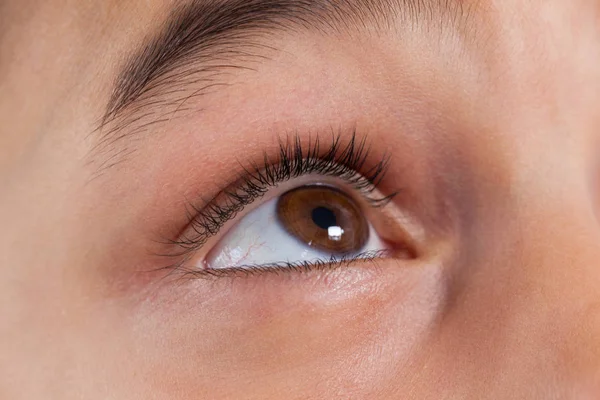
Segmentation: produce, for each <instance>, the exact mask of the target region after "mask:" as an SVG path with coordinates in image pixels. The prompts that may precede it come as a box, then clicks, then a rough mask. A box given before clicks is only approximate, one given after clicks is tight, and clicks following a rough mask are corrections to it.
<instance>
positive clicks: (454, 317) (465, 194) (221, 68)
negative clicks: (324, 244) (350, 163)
mask: <svg viewBox="0 0 600 400" xmlns="http://www.w3.org/2000/svg"><path fill="white" fill-rule="evenodd" d="M186 3H187V2H185V1H169V0H144V1H141V0H131V1H80V0H62V1H59V0H46V1H41V0H5V1H2V2H0V121H2V124H1V126H0V221H1V222H2V223H1V227H0V271H1V278H0V398H2V399H11V400H21V399H26V400H30V399H47V400H48V399H60V400H67V399H89V400H94V399H127V400H132V399H171V400H178V399H182V400H183V399H304V400H305V399H373V400H376V399H462V398H468V399H598V398H600V226H599V225H598V218H597V217H598V215H599V213H600V199H599V198H598V194H599V193H600V187H599V184H600V181H599V179H600V178H599V176H600V175H599V174H598V173H599V172H600V171H599V169H598V168H600V167H599V165H600V143H599V140H600V2H598V1H595V0H574V1H566V0H531V1H523V0H481V1H476V0H462V1H461V0H450V1H437V0H420V1H417V0H414V1H406V2H402V1H392V0H390V1H381V0H370V1H367V0H363V1H358V0H346V1H341V0H338V1H334V0H330V1H326V0H321V1H316V0H315V1H304V2H300V1H292V0H288V1H274V0H271V1H269V2H267V3H268V5H267V6H264V7H263V10H264V9H265V7H266V8H268V7H272V10H273V13H274V14H273V15H272V16H271V17H265V15H262V16H261V15H259V14H260V13H259V12H258V14H254V16H253V17H254V18H256V17H257V15H258V18H259V22H256V23H255V24H252V23H249V26H245V25H244V24H243V23H241V22H240V21H235V23H233V22H232V26H230V27H229V28H228V29H231V30H232V32H234V33H231V35H230V36H229V37H228V38H226V41H228V42H227V43H226V44H223V43H219V44H214V46H213V43H212V42H210V40H213V39H214V38H212V39H210V40H208V39H207V42H206V43H208V44H207V45H206V46H207V47H206V48H204V50H202V49H199V48H195V49H192V50H191V52H190V53H189V54H187V55H186V57H187V58H186V57H184V58H185V60H184V61H186V62H187V63H188V64H187V66H186V67H181V66H179V67H178V68H174V69H172V70H168V71H167V76H168V77H169V78H168V79H163V81H162V84H160V83H158V84H157V82H159V81H160V79H161V77H162V78H164V77H163V76H161V75H160V74H158V73H157V74H155V75H152V76H151V77H150V78H151V79H149V80H148V82H146V83H147V84H148V85H149V87H150V89H148V90H147V91H142V92H143V93H141V94H140V91H137V92H136V91H135V90H130V91H129V92H127V90H125V89H123V88H124V87H125V86H126V85H125V84H124V83H123V81H119V76H126V75H123V73H122V70H123V69H125V68H127V66H128V65H132V63H135V62H136V60H137V61H138V62H139V57H138V58H135V55H139V54H140V52H141V50H140V49H142V48H144V46H147V45H148V43H151V42H152V40H153V38H157V37H159V36H160V35H161V34H163V33H164V32H165V31H166V29H167V28H165V24H166V21H168V20H169V19H172V18H174V17H173V15H175V14H174V13H175V11H174V10H175V9H181V8H182V7H183V5H185V4H186ZM196 3H197V4H196V5H197V6H198V7H202V6H206V4H209V3H214V2H211V1H209V0H199V1H197V2H196ZM238 3H239V4H243V3H244V2H238ZM259 3H265V2H261V1H258V0H252V1H246V2H245V4H250V5H252V4H254V6H255V9H254V12H255V13H257V11H256V10H258V9H259V8H260V7H259ZM276 3H281V4H279V6H278V7H275V6H274V4H275V5H276ZM239 4H238V5H239ZM299 4H304V5H305V8H307V9H308V11H307V10H304V11H303V12H304V14H302V12H300V11H298V9H297V7H298V5H299ZM222 7H225V6H224V5H223V6H222ZM286 7H287V9H286ZM294 7H296V9H295V8H294ZM319 7H321V8H319ZM336 7H337V8H336ZM250 8H251V7H250ZM222 9H225V8H222ZM319 9H320V10H321V11H318V10H319ZM334 9H336V10H338V11H339V12H338V13H334V12H333V11H332V10H334ZM282 10H283V12H288V14H294V13H295V14H294V15H292V16H291V17H290V18H287V17H286V18H280V16H279V14H277V13H278V12H282ZM286 10H287V11H286ZM290 10H291V11H290ZM214 11H215V10H212V12H214ZM242 12H243V10H242V11H239V10H238V15H236V17H238V18H239V17H240V13H242ZM311 12H312V13H313V15H307V14H310V13H311ZM233 14H234V13H233V12H228V13H227V15H226V16H225V17H223V18H231V15H233ZM263 14H264V13H263ZM314 14H319V15H318V16H315V15H314ZM204 15H205V17H206V15H208V14H204ZM211 15H212V14H211ZM288 16H289V15H288ZM248 18H250V17H248ZM260 18H262V20H260ZM294 18H295V19H294ZM302 20H304V21H305V23H304V24H303V23H301V22H299V21H302ZM269 21H270V22H269ZM273 21H275V22H277V23H278V24H279V26H278V27H277V28H275V29H273V26H271V25H272V22H273ZM213 22H214V21H213ZM270 24H271V25H270ZM236 29H237V31H236ZM244 29H245V30H244ZM203 43H204V42H203ZM206 43H205V44H206ZM211 46H212V47H211ZM196 52H197V53H196ZM151 56H152V55H151ZM169 57H173V54H169V55H168V57H166V58H169ZM150 59H152V57H150ZM190 60H191V61H190ZM138 72H139V71H138ZM177 72H180V73H179V74H178V73H177ZM129 78H131V76H129ZM119 82H121V83H119ZM170 89H173V90H170ZM123 93H125V94H123ZM132 93H133V94H132ZM111 99H112V100H111ZM107 108H108V112H107ZM103 116H104V118H103ZM332 132H336V134H338V135H339V137H340V140H341V142H343V143H347V142H348V141H349V140H350V138H351V137H352V133H353V132H355V134H356V137H358V138H366V140H367V143H369V145H370V146H371V152H370V154H369V157H370V158H369V160H368V161H367V163H368V164H371V165H372V164H374V163H377V162H378V161H379V160H380V159H381V157H382V156H384V155H385V154H388V155H389V156H390V163H389V167H388V169H387V173H386V175H385V177H384V178H383V179H382V180H381V182H380V184H379V185H378V189H377V190H378V191H379V192H380V193H381V194H382V195H390V194H391V193H393V192H396V191H397V192H398V194H397V195H396V196H395V197H394V198H393V200H392V201H391V203H390V204H388V205H386V206H385V207H383V208H378V209H373V208H370V207H367V208H368V210H369V211H368V212H366V211H365V212H366V214H367V217H368V219H369V220H370V222H372V223H373V224H374V226H375V228H376V230H378V232H380V233H381V235H383V236H386V235H387V236H386V238H388V236H389V238H390V240H391V241H392V242H394V243H395V245H400V246H404V248H405V250H406V252H399V253H398V252H396V253H394V254H392V255H389V256H386V257H381V258H377V259H376V260H371V261H364V260H363V261H361V260H356V261H355V262H350V263H345V264H344V265H340V266H337V267H336V266H329V268H328V267H324V268H319V269H314V270H310V271H309V270H300V271H294V272H284V271H280V272H278V273H269V272H267V273H256V274H246V275H244V274H241V275H240V274H238V275H226V276H219V277H207V276H197V275H195V274H192V275H190V274H184V273H182V272H183V271H184V270H183V269H181V268H180V269H173V268H170V269H169V268H165V267H167V266H169V265H172V264H174V262H173V260H172V258H174V257H176V256H173V254H174V253H176V252H177V251H176V250H175V247H174V246H175V244H173V243H171V242H169V240H171V241H173V240H176V239H177V238H178V237H179V236H178V235H179V234H181V232H184V231H185V230H186V227H188V223H189V218H190V214H192V215H191V217H192V218H193V217H194V215H193V214H194V212H195V211H194V209H192V208H191V207H190V206H189V205H190V203H191V204H192V205H194V206H195V207H196V208H197V209H200V210H201V209H202V207H203V206H204V205H206V201H209V200H211V199H213V198H215V197H218V194H219V193H220V192H222V191H223V190H224V189H226V187H227V186H228V185H232V184H234V183H235V182H236V179H237V178H238V177H239V174H241V173H242V172H243V168H241V167H242V166H245V167H248V166H249V165H252V163H255V164H258V165H262V164H261V163H262V162H263V154H265V153H266V154H269V155H270V156H273V157H275V156H277V154H278V151H279V142H280V141H282V140H283V141H285V140H287V139H289V138H290V137H291V138H292V140H293V138H294V137H298V138H299V139H300V141H301V142H302V143H304V144H305V145H308V143H309V142H310V143H314V139H315V137H319V139H320V140H321V141H322V142H323V148H325V147H327V145H328V144H330V142H331V138H332V137H333V135H332ZM337 132H339V133H337ZM305 148H306V147H305ZM359 172H361V173H363V174H364V171H359ZM313 178H314V177H311V178H310V179H313ZM299 179H309V178H307V177H302V178H299ZM316 179H321V178H319V177H317V178H316ZM323 179H325V178H323ZM327 179H334V180H335V178H332V177H329V178H327ZM297 182H300V181H288V182H287V183H286V185H289V186H294V185H296V186H297V185H298V183H297ZM336 182H337V181H336ZM309 183H310V182H309ZM337 183H339V182H337ZM337 183H336V184H337ZM283 186H284V185H283ZM283 186H282V187H283ZM348 190H350V189H348ZM269 193H270V194H269V195H267V196H266V197H269V198H271V199H272V198H276V197H277V196H278V195H281V192H276V191H274V192H269ZM266 201H268V199H267V198H265V199H257V200H256V201H255V202H254V203H253V204H252V205H250V206H248V207H246V208H245V209H244V210H243V211H242V212H240V214H239V215H237V216H235V218H233V219H231V220H230V221H228V222H227V223H226V224H225V225H224V226H223V227H222V229H220V230H219V232H218V233H216V234H215V235H213V236H212V237H211V238H210V239H209V240H207V242H206V243H205V244H204V246H202V247H201V248H199V249H197V251H196V252H194V253H193V254H192V255H191V256H190V257H188V258H187V260H186V262H187V264H186V266H187V267H186V268H187V270H188V271H189V269H190V268H192V269H193V268H194V267H196V268H201V267H202V265H204V264H203V262H204V261H205V260H206V259H210V257H211V253H210V252H211V249H215V248H219V246H218V245H217V244H218V243H220V240H222V239H223V238H224V237H225V236H226V235H225V234H226V232H227V231H228V230H229V231H231V229H233V228H234V227H235V226H236V224H237V223H239V221H240V218H242V217H243V216H244V215H245V214H247V213H249V212H253V210H256V209H258V207H259V206H260V205H261V204H264V203H265V202H266ZM367 208H365V209H367ZM377 221H379V222H377ZM378 224H379V225H378ZM188 229H189V227H188ZM265 235H266V234H265ZM267 239H269V240H273V241H275V242H274V243H277V240H278V238H276V237H270V238H267ZM165 253H168V254H170V255H168V256H165Z"/></svg>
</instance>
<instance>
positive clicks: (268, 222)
mask: <svg viewBox="0 0 600 400" xmlns="http://www.w3.org/2000/svg"><path fill="white" fill-rule="evenodd" d="M386 250H387V246H386V245H385V244H384V243H383V241H382V240H381V239H380V238H379V236H378V235H377V233H376V232H375V229H374V228H373V225H372V224H371V223H370V222H369V220H368V219H367V217H366V215H365V213H364V211H363V208H362V207H361V205H360V204H359V202H358V201H357V200H356V199H355V198H354V197H353V196H351V195H349V194H347V193H346V192H344V191H343V190H341V189H338V188H336V187H333V186H329V185H323V184H309V185H303V186H299V187H295V188H293V189H291V190H289V191H287V192H285V193H283V194H281V195H280V196H278V197H276V198H273V199H270V200H267V201H264V202H263V203H262V204H261V205H259V206H258V207H256V208H254V209H253V210H252V211H250V212H248V213H247V214H246V215H244V216H243V217H241V218H239V220H237V221H235V222H234V224H233V226H232V227H231V228H230V229H229V231H228V232H227V233H226V234H225V235H224V236H223V237H222V238H221V239H220V240H219V241H218V243H217V244H216V245H215V246H214V247H213V248H212V249H211V250H210V251H209V253H208V254H207V257H206V259H205V260H204V262H203V265H202V268H203V269H212V270H223V269H234V268H252V266H268V265H299V264H302V265H311V264H315V263H320V264H322V263H331V262H335V261H341V260H345V261H347V260H352V259H361V258H367V257H372V256H373V255H375V254H381V253H382V252H383V251H386Z"/></svg>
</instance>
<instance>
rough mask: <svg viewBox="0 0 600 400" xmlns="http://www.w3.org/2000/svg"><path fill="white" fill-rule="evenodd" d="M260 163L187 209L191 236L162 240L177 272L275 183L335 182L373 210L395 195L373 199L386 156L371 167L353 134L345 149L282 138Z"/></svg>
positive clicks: (335, 141) (337, 143)
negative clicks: (316, 178) (172, 248)
mask: <svg viewBox="0 0 600 400" xmlns="http://www.w3.org/2000/svg"><path fill="white" fill-rule="evenodd" d="M262 163H263V164H264V165H262V166H261V165H259V164H258V163H256V162H250V163H249V167H244V166H243V164H242V163H241V162H240V166H241V170H242V173H240V174H239V176H238V179H237V180H236V182H235V183H233V184H230V185H229V186H228V187H227V188H226V189H224V190H222V191H221V192H219V194H217V195H216V196H215V197H214V198H213V199H212V200H210V201H207V202H204V204H206V205H204V206H203V207H202V208H200V207H198V206H197V205H194V204H192V203H189V204H188V206H189V210H188V219H189V223H188V224H187V227H186V229H185V230H184V231H183V232H189V231H190V230H191V231H192V234H191V235H188V236H183V237H180V238H178V239H176V240H169V241H168V243H169V244H173V245H176V246H177V247H178V248H179V250H178V251H176V252H175V253H174V254H170V256H174V257H180V258H183V260H182V261H180V262H179V263H177V264H176V266H175V268H181V267H182V265H184V264H185V262H186V261H187V260H188V258H189V257H186V256H190V255H193V253H194V252H196V251H198V250H199V249H200V248H201V247H202V246H203V245H204V244H205V243H206V241H207V240H208V239H209V238H211V237H212V236H214V235H216V234H217V233H218V232H219V230H220V229H221V228H222V227H223V225H224V224H225V223H227V222H228V221H230V220H232V219H233V218H235V217H236V216H237V214H238V213H239V212H241V211H242V210H243V209H244V208H245V207H246V206H248V205H249V204H251V203H253V202H254V201H255V200H257V199H259V198H261V197H263V196H264V195H265V194H266V193H267V192H268V191H269V190H270V188H272V187H274V186H276V185H277V184H278V183H281V182H285V181H288V180H291V179H294V178H299V177H301V176H304V175H309V174H318V175H322V176H324V177H335V178H339V179H341V180H343V181H345V182H346V183H348V185H349V186H350V187H352V188H354V189H355V190H357V191H358V192H359V193H360V194H361V195H362V196H363V198H364V199H366V200H367V202H368V203H369V204H370V205H371V206H373V207H383V206H385V205H386V204H388V203H389V202H390V201H391V200H392V199H393V198H394V197H395V196H396V195H397V192H394V193H392V194H390V195H388V196H385V197H374V196H373V192H374V191H375V190H376V189H377V187H378V185H379V184H380V183H381V181H382V180H383V178H384V176H385V174H386V172H387V170H388V168H389V164H390V155H389V154H384V155H383V156H382V157H381V159H380V160H379V161H378V162H376V163H374V164H373V163H372V162H371V151H370V146H368V145H367V139H366V137H363V138H361V139H358V138H357V133H356V131H355V130H354V131H353V132H352V135H351V137H350V139H349V140H348V142H347V144H345V145H344V144H343V142H342V136H341V134H337V135H335V136H333V137H332V141H331V143H330V144H329V145H328V147H326V148H323V147H322V146H321V141H320V140H319V137H318V136H317V137H316V138H315V139H314V140H311V139H310V138H309V141H308V144H307V145H303V144H302V142H301V137H300V136H299V135H295V137H294V139H293V140H290V138H289V137H288V138H287V139H286V141H285V142H283V141H280V143H279V153H278V155H277V157H276V158H275V159H272V158H271V157H269V154H268V153H267V152H265V153H264V154H263V161H262Z"/></svg>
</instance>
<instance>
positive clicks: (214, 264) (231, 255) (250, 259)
mask: <svg viewBox="0 0 600 400" xmlns="http://www.w3.org/2000/svg"><path fill="white" fill-rule="evenodd" d="M328 233H329V237H330V238H331V239H332V240H341V238H342V235H343V234H344V231H343V229H342V228H341V227H331V228H329V232H328ZM384 249H385V245H384V244H383V242H382V241H381V239H380V238H379V236H378V235H377V233H376V232H375V230H374V229H373V227H372V226H370V225H369V240H368V242H367V244H366V245H365V246H364V248H362V249H360V250H359V251H357V252H356V254H347V255H346V256H345V257H346V258H348V257H356V256H359V255H360V254H364V253H366V252H369V253H370V252H377V251H381V250H384ZM332 259H333V260H335V259H339V257H336V256H335V255H334V254H332V253H327V252H324V251H321V250H318V249H315V248H312V247H310V243H308V244H306V243H302V242H301V241H299V240H298V239H296V238H295V237H293V236H292V235H290V234H289V233H288V232H287V231H286V230H285V229H284V228H283V227H282V226H281V224H280V223H279V222H278V221H277V198H275V199H272V200H270V201H268V202H266V203H265V204H263V205H261V206H260V207H258V208H257V209H255V210H253V211H251V212H250V213H248V214H247V215H246V216H244V217H243V218H242V219H241V220H240V221H239V222H238V223H237V224H236V225H235V226H234V227H233V228H231V229H230V231H229V232H227V234H226V235H225V236H224V237H223V238H222V239H221V241H220V242H219V243H218V244H217V245H216V246H215V247H214V248H213V249H212V250H211V251H210V253H209V255H208V257H207V259H206V265H204V266H199V267H201V268H210V269H226V268H236V267H251V266H258V265H269V264H271V265H272V264H277V263H298V262H315V261H330V260H332Z"/></svg>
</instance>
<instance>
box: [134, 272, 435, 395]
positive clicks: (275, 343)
mask: <svg viewBox="0 0 600 400" xmlns="http://www.w3.org/2000/svg"><path fill="white" fill-rule="evenodd" d="M380 264H381V265H379V266H377V267H373V268H372V269H369V268H368V267H366V266H365V267H359V268H353V269H351V270H350V269H345V270H338V271H328V272H324V271H321V272H320V273H319V274H318V275H317V274H312V275H311V274H307V275H309V276H303V277H301V278H298V276H299V275H294V277H292V276H291V275H290V277H285V276H280V277H277V278H276V279H275V278H274V279H273V280H271V281H269V279H270V278H267V279H265V280H262V281H261V280H259V282H258V283H256V282H255V283H250V282H249V281H243V280H241V279H240V280H239V281H237V282H230V283H229V284H228V285H221V283H220V282H213V283H214V285H213V287H212V288H211V289H210V291H219V292H220V294H218V295H216V296H215V297H214V298H210V299H206V301H204V302H198V298H197V296H196V295H194V294H191V295H190V296H188V299H183V300H177V301H176V302H175V303H172V304H171V305H170V306H169V307H170V310H168V311H165V309H164V308H163V309H162V310H160V311H157V310H156V309H155V310H143V311H142V315H144V316H143V317H142V318H140V319H139V321H137V325H138V327H137V331H138V332H145V333H146V334H145V335H144V336H143V337H142V340H141V341H140V342H139V346H140V348H139V350H138V351H141V352H143V351H145V352H146V355H147V356H148V357H149V360H148V359H147V360H146V362H145V363H143V364H140V365H143V369H144V372H143V373H142V375H144V376H148V377H152V378H151V379H149V383H150V384H152V385H156V386H157V387H156V388H155V389H156V390H158V391H160V392H163V393H174V392H186V393H188V394H189V396H190V398H199V397H200V398H219V396H223V397H228V396H231V397H234V398H241V397H252V395H251V394H256V396H257V398H271V397H269V396H272V397H273V398H282V393H289V392H290V391H291V392H292V393H303V394H306V396H309V395H310V394H311V393H313V394H314V393H315V391H317V392H318V393H319V394H322V395H325V394H328V393H329V395H328V397H326V398H335V397H336V396H339V395H340V394H342V393H345V392H346V391H347V392H348V394H349V393H353V395H356V394H357V393H361V394H362V393H364V394H365V395H366V394H368V393H370V392H371V391H372V390H377V388H379V389H381V388H382V387H385V386H386V382H391V381H394V382H395V385H397V384H398V382H397V381H396V380H397V378H398V375H399V374H400V369H401V366H402V365H403V364H404V363H405V362H406V360H407V359H408V358H409V353H411V352H412V351H413V350H415V349H416V348H418V347H420V346H419V342H420V340H421V338H422V337H424V335H422V333H423V331H424V330H425V329H426V328H427V327H428V326H429V324H430V323H431V321H432V320H433V318H434V315H435V310H436V309H437V305H438V302H439V301H440V296H439V293H440V290H439V289H440V288H439V287H438V284H439V279H438V278H439V276H438V274H437V273H436V272H435V271H434V270H433V269H427V268H414V269H410V268H406V269H405V268H402V267H401V266H400V265H396V263H395V262H381V263H380ZM386 264H390V265H386ZM205 283H206V282H205ZM193 284H196V283H193ZM225 286H227V287H225ZM146 311H150V312H149V313H147V312H146ZM182 311H183V312H182ZM144 349H145V350H144ZM148 361H149V362H148ZM203 395H204V397H202V396H203ZM198 396H199V397H198ZM240 396H241V397H240ZM283 397H285V396H283ZM324 398H325V397H324Z"/></svg>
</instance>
